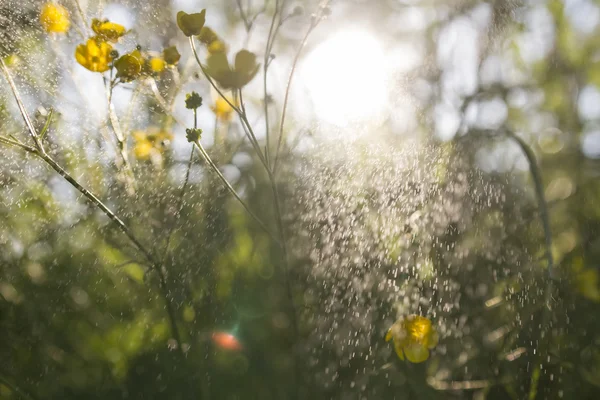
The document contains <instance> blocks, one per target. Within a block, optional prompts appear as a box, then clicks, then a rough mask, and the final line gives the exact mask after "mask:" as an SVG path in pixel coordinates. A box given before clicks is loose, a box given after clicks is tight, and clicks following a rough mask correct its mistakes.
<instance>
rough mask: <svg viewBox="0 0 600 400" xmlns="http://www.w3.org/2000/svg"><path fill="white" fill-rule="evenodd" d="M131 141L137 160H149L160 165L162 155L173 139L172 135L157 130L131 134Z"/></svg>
mask: <svg viewBox="0 0 600 400" xmlns="http://www.w3.org/2000/svg"><path fill="white" fill-rule="evenodd" d="M133 139H134V140H135V146H134V148H133V152H134V154H135V157H136V158H137V159H138V160H150V161H152V162H153V163H154V164H157V165H160V164H161V163H162V154H163V152H164V150H165V148H166V147H167V146H168V144H169V142H170V141H171V140H172V139H173V135H172V134H171V133H169V132H165V131H160V130H158V129H150V130H149V131H148V132H144V131H135V132H133Z"/></svg>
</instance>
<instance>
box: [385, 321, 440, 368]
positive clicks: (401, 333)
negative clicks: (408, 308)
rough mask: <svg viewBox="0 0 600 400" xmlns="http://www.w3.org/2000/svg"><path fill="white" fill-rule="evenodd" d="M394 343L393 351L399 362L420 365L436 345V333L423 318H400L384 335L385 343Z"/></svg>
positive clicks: (429, 322)
mask: <svg viewBox="0 0 600 400" xmlns="http://www.w3.org/2000/svg"><path fill="white" fill-rule="evenodd" d="M390 340H393V341H394V349H395V350H396V354H397V355H398V357H399V358H400V359H401V360H404V359H405V358H406V359H407V360H408V361H410V362H412V363H420V362H423V361H425V360H427V359H428V358H429V350H430V349H433V348H434V347H435V346H436V345H437V343H438V333H437V332H436V330H435V328H434V327H433V326H432V324H431V321H430V320H429V319H427V318H425V317H421V316H418V315H411V316H408V317H406V318H401V319H399V320H398V321H396V322H395V323H394V325H392V327H391V328H390V329H389V330H388V332H387V334H386V335H385V341H386V342H389V341H390Z"/></svg>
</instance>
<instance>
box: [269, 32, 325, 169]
mask: <svg viewBox="0 0 600 400" xmlns="http://www.w3.org/2000/svg"><path fill="white" fill-rule="evenodd" d="M316 26H317V25H316V23H311V24H310V27H309V28H308V30H307V31H306V34H305V35H304V38H303V39H302V42H300V47H299V48H298V51H297V52H296V56H295V57H294V61H293V63H292V70H291V71H290V75H289V77H288V81H287V85H286V88H285V98H284V100H283V110H282V111H281V122H280V123H279V137H278V138H277V148H276V149H275V161H274V162H273V171H274V173H277V162H278V160H279V152H280V151H281V144H282V141H283V126H284V124H285V117H286V112H287V105H288V101H289V97H290V88H291V87H292V79H293V78H294V73H295V72H296V67H297V66H298V60H300V55H301V54H302V49H304V46H306V42H307V41H308V37H309V36H310V34H311V33H312V31H313V30H314V29H315V27H316Z"/></svg>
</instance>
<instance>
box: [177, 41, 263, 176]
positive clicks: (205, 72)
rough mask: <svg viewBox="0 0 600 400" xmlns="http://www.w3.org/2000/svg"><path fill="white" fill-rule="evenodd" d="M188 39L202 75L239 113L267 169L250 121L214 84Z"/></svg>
mask: <svg viewBox="0 0 600 400" xmlns="http://www.w3.org/2000/svg"><path fill="white" fill-rule="evenodd" d="M189 39H190V45H191V47H192V52H193V53H194V57H195V58H196V62H197V63H198V66H199V67H200V70H201V71H202V73H203V74H204V76H205V77H206V79H207V80H208V82H209V83H210V85H211V86H212V87H213V88H214V89H215V90H216V91H217V93H218V94H219V96H221V98H223V100H225V102H226V103H227V104H229V106H230V107H231V108H232V109H233V110H234V111H235V112H236V113H237V114H238V115H239V117H240V120H241V122H242V128H243V129H244V133H245V134H246V136H248V139H249V140H250V143H251V144H252V147H253V148H254V150H255V151H256V153H257V155H258V157H259V159H260V161H261V163H262V164H263V165H264V167H265V168H266V169H267V170H269V166H268V164H267V162H266V160H265V158H264V155H263V153H262V150H261V149H260V146H259V145H258V141H257V140H256V136H255V135H254V131H253V130H252V125H250V122H249V121H248V118H247V117H246V114H245V113H244V112H243V111H242V109H240V107H237V106H235V105H234V104H233V103H232V102H231V101H230V100H229V99H228V98H227V97H225V95H224V94H223V91H221V89H219V87H218V86H217V85H216V84H215V82H214V81H213V79H212V78H211V77H210V75H209V74H208V72H207V71H206V68H204V65H202V62H201V61H200V58H199V57H198V52H197V51H196V45H195V43H194V39H193V37H190V38H189ZM234 94H235V92H234Z"/></svg>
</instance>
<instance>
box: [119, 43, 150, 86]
mask: <svg viewBox="0 0 600 400" xmlns="http://www.w3.org/2000/svg"><path fill="white" fill-rule="evenodd" d="M143 62H144V60H143V59H142V54H141V53H140V51H139V50H134V51H132V52H131V53H129V54H125V55H123V56H121V57H120V58H119V59H118V60H117V61H115V68H116V69H117V78H119V79H120V80H121V82H131V81H132V80H134V79H135V78H137V77H138V76H139V75H140V73H141V72H142V64H143Z"/></svg>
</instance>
